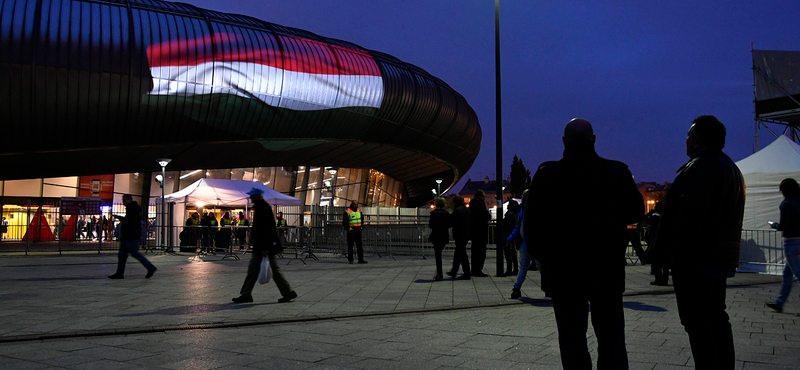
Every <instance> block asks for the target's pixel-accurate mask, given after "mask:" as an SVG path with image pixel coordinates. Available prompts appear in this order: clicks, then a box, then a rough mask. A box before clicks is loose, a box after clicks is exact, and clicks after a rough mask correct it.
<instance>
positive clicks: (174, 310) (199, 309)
mask: <svg viewBox="0 0 800 370" xmlns="http://www.w3.org/2000/svg"><path fill="white" fill-rule="evenodd" d="M272 304H278V303H277V302H272V303H254V304H235V303H209V304H196V305H191V306H181V307H170V308H162V309H160V310H156V311H152V312H141V313H130V314H124V315H119V316H120V317H138V316H149V315H186V314H192V313H205V312H218V311H227V310H241V309H245V308H250V307H256V306H264V305H272Z"/></svg>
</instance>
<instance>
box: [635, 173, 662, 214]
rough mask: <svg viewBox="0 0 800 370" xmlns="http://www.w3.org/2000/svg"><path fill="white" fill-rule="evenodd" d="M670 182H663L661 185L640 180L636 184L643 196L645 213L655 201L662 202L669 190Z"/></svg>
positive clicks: (654, 204) (653, 205)
mask: <svg viewBox="0 0 800 370" xmlns="http://www.w3.org/2000/svg"><path fill="white" fill-rule="evenodd" d="M669 186H670V183H669V182H665V183H664V184H663V185H662V184H659V183H656V182H645V181H643V182H640V183H638V184H636V187H637V188H639V193H641V194H642V198H644V206H645V213H647V212H650V210H651V209H653V207H655V206H656V203H657V202H663V201H664V198H665V197H666V195H667V190H669Z"/></svg>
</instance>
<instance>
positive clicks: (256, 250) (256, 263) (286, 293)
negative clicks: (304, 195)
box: [232, 188, 297, 303]
mask: <svg viewBox="0 0 800 370" xmlns="http://www.w3.org/2000/svg"><path fill="white" fill-rule="evenodd" d="M263 194H264V190H261V189H259V188H252V189H250V191H248V192H247V195H249V196H250V200H252V201H253V220H252V222H251V223H250V242H251V244H252V245H253V256H252V258H251V259H250V264H249V265H248V266H247V276H245V278H244V284H243V285H242V289H241V291H240V292H239V293H240V294H241V296H239V297H237V298H233V299H232V301H234V302H236V303H249V302H252V301H253V295H252V293H253V287H254V286H255V285H256V281H257V280H258V273H259V272H260V271H261V260H262V259H264V257H266V256H269V266H270V269H271V270H272V279H273V280H275V285H277V286H278V290H279V291H280V292H281V295H282V297H281V298H280V299H278V302H279V303H285V302H289V301H291V300H292V299H295V298H297V293H295V291H294V290H292V287H291V286H290V285H289V281H287V280H286V277H285V276H284V275H283V272H282V271H281V268H280V266H279V265H278V259H277V258H276V255H277V254H279V253H281V252H283V244H282V243H281V240H280V238H279V237H278V230H277V229H276V228H275V215H274V214H273V213H272V206H270V205H269V203H267V201H266V200H264V195H263Z"/></svg>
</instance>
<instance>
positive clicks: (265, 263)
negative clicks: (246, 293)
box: [258, 256, 272, 284]
mask: <svg viewBox="0 0 800 370" xmlns="http://www.w3.org/2000/svg"><path fill="white" fill-rule="evenodd" d="M271 279H272V270H271V269H270V268H269V256H264V259H262V260H261V272H259V274H258V282H259V283H261V284H266V283H269V281H270V280H271Z"/></svg>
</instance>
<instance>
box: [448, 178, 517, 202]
mask: <svg viewBox="0 0 800 370" xmlns="http://www.w3.org/2000/svg"><path fill="white" fill-rule="evenodd" d="M510 185H511V182H510V181H508V180H503V202H505V201H508V200H509V199H511V198H512V197H511V186H510ZM478 189H481V190H483V192H484V193H486V208H489V209H492V208H494V207H496V206H497V181H496V180H489V176H486V178H484V179H483V181H472V180H467V183H466V184H464V187H463V188H461V191H459V192H458V195H459V196H460V197H462V198H464V202H466V203H467V204H469V201H470V200H472V198H474V197H475V192H476V191H478Z"/></svg>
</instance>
